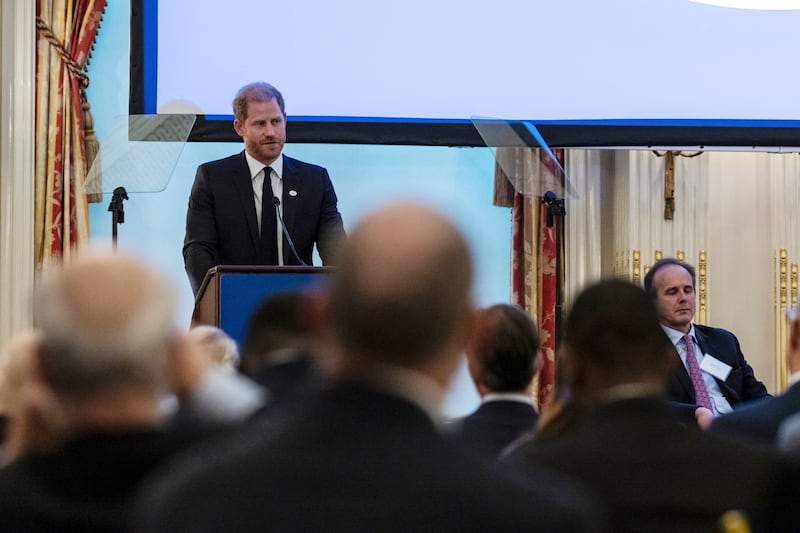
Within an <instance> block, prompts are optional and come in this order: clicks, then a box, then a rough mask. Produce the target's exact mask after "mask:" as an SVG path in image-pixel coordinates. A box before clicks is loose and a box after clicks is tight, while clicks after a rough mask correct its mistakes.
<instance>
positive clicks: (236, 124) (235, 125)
mask: <svg viewBox="0 0 800 533" xmlns="http://www.w3.org/2000/svg"><path fill="white" fill-rule="evenodd" d="M233 129H234V130H236V134H237V135H239V137H244V124H242V123H241V122H239V119H238V118H236V119H233Z"/></svg>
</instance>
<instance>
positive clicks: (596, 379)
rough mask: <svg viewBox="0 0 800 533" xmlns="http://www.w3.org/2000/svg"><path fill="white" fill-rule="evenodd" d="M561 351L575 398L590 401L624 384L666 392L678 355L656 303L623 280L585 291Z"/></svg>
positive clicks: (573, 312)
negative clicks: (660, 319) (666, 331)
mask: <svg viewBox="0 0 800 533" xmlns="http://www.w3.org/2000/svg"><path fill="white" fill-rule="evenodd" d="M562 347H563V349H564V352H563V354H564V359H563V360H562V364H564V365H565V368H564V369H563V371H564V376H563V377H564V379H565V382H566V383H565V384H566V386H567V387H568V388H569V392H570V394H572V395H573V397H576V398H583V399H588V400H592V399H594V398H595V396H596V395H598V394H599V395H602V394H603V392H604V391H606V390H607V389H609V388H612V387H615V386H619V385H629V384H642V385H649V386H652V387H653V388H654V389H659V390H661V389H663V387H665V386H666V381H667V378H668V375H669V372H670V370H671V365H672V361H673V359H672V355H673V353H674V352H673V350H674V347H672V345H671V343H670V342H669V339H668V338H667V336H666V335H664V331H663V330H662V329H661V326H660V325H659V322H658V316H657V313H656V308H655V304H654V302H653V299H652V298H651V297H650V296H649V295H648V294H647V293H646V292H645V291H644V290H642V289H641V288H639V287H637V286H635V285H633V284H631V283H628V282H626V281H621V280H605V281H601V282H599V283H596V284H594V285H591V286H589V287H588V288H586V289H585V290H584V291H583V292H581V294H580V295H579V296H578V297H577V298H576V300H575V302H574V303H573V304H572V307H571V309H570V311H569V313H568V315H567V318H566V321H565V328H564V339H563V345H562Z"/></svg>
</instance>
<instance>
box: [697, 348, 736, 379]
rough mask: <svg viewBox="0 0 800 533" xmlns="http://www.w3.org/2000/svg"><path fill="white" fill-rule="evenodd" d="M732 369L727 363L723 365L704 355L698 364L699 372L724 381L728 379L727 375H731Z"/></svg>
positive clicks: (714, 358)
mask: <svg viewBox="0 0 800 533" xmlns="http://www.w3.org/2000/svg"><path fill="white" fill-rule="evenodd" d="M732 369H733V367H732V366H731V365H729V364H727V363H723V362H722V361H720V360H719V359H717V358H716V357H714V356H713V355H709V354H704V355H703V360H702V361H701V362H700V370H702V371H704V372H708V373H709V374H711V375H712V376H714V377H715V378H717V379H721V380H722V381H725V380H726V379H728V374H730V373H731V370H732Z"/></svg>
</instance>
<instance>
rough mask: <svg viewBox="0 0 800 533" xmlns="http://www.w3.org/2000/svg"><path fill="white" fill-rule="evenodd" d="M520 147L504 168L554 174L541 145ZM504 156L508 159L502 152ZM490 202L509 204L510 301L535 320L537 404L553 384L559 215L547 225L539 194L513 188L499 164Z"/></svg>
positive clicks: (560, 244)
mask: <svg viewBox="0 0 800 533" xmlns="http://www.w3.org/2000/svg"><path fill="white" fill-rule="evenodd" d="M513 150H520V149H518V148H517V149H513ZM524 150H525V151H526V152H527V153H526V154H523V155H522V157H523V159H520V157H519V156H516V157H514V158H511V159H510V160H512V161H513V160H516V161H517V162H518V164H517V165H516V168H515V169H509V168H506V169H505V170H506V171H513V172H517V173H519V174H529V173H530V174H537V175H539V174H540V173H549V174H550V175H551V176H555V175H558V174H557V173H558V172H559V171H558V169H557V167H556V166H555V163H554V162H553V161H552V160H551V159H550V158H549V156H548V155H547V154H546V153H545V152H544V151H542V150H540V149H533V148H531V149H524ZM553 153H554V155H555V156H556V157H557V158H558V159H559V163H560V164H561V166H562V168H563V165H564V163H563V161H564V150H563V149H555V150H553ZM504 160H505V161H509V159H508V158H504ZM535 179H537V180H538V181H540V182H544V181H546V180H541V179H540V178H538V177H537V178H535ZM540 192H541V191H540ZM495 204H496V205H506V206H509V207H511V217H512V218H511V226H512V241H511V300H512V302H511V303H513V304H516V305H519V306H520V307H522V308H524V309H526V310H527V311H528V312H529V313H530V314H531V316H532V317H533V318H534V320H536V322H537V324H538V325H539V333H540V335H541V339H542V354H543V356H544V357H543V362H544V364H543V365H542V369H541V371H540V372H539V376H538V380H537V388H536V390H537V393H536V395H537V403H538V405H539V408H540V409H541V408H543V407H544V406H545V405H546V404H547V402H548V401H549V400H550V397H551V394H552V392H553V387H554V384H555V367H556V354H555V344H556V338H557V337H556V335H557V332H556V326H557V325H559V326H560V323H559V322H560V318H559V317H558V313H559V312H560V309H559V307H558V304H560V302H561V301H562V298H561V297H560V294H559V291H561V290H562V287H563V280H564V271H563V268H561V269H560V272H559V271H557V270H558V269H557V265H559V264H563V261H557V258H559V257H560V258H563V249H564V242H563V238H562V239H558V238H557V233H556V232H557V230H558V229H559V224H563V220H558V218H557V217H556V219H555V220H554V221H553V222H554V224H553V225H552V226H551V227H547V224H546V218H547V217H546V214H547V206H546V205H543V204H542V201H541V197H540V196H535V195H525V194H522V193H521V192H519V191H517V190H514V188H513V186H512V185H511V183H510V181H509V180H508V178H507V177H506V173H505V172H504V170H503V169H501V168H500V166H499V165H498V166H496V170H495Z"/></svg>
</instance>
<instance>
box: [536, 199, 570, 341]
mask: <svg viewBox="0 0 800 533" xmlns="http://www.w3.org/2000/svg"><path fill="white" fill-rule="evenodd" d="M542 204H547V211H546V212H545V226H546V227H548V228H552V227H553V225H555V241H556V306H555V314H556V316H555V322H556V343H558V341H559V340H560V333H561V327H562V326H561V323H562V314H563V313H562V308H563V307H564V294H563V293H564V290H563V289H564V288H563V287H562V283H561V272H562V269H563V268H564V267H563V265H562V260H561V243H562V242H563V240H564V216H565V215H566V214H567V210H566V208H565V207H564V199H563V198H559V197H558V196H556V194H555V193H554V192H552V191H547V192H546V193H544V195H543V196H542Z"/></svg>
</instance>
